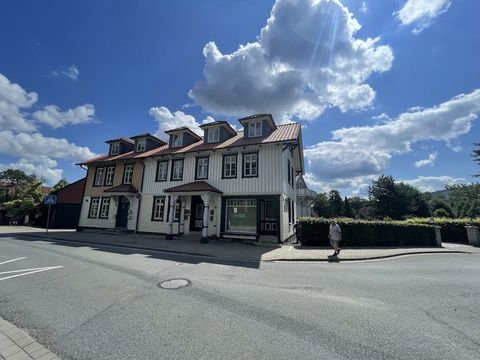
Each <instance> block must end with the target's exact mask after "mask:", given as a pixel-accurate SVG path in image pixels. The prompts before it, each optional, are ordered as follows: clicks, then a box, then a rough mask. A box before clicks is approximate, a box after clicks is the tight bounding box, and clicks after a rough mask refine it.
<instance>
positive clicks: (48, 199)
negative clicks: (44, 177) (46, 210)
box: [43, 195, 57, 205]
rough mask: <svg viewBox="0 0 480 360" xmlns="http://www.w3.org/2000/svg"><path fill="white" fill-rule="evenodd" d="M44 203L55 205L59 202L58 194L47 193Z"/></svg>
mask: <svg viewBox="0 0 480 360" xmlns="http://www.w3.org/2000/svg"><path fill="white" fill-rule="evenodd" d="M43 203H44V204H45V205H55V204H56V203H57V195H45V199H43Z"/></svg>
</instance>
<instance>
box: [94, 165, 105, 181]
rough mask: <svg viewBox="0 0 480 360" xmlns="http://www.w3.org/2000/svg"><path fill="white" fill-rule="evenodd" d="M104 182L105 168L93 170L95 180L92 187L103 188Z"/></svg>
mask: <svg viewBox="0 0 480 360" xmlns="http://www.w3.org/2000/svg"><path fill="white" fill-rule="evenodd" d="M104 180H105V166H102V167H97V168H96V169H95V180H94V182H93V186H103V182H104Z"/></svg>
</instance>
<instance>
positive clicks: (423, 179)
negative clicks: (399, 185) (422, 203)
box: [400, 176, 467, 192]
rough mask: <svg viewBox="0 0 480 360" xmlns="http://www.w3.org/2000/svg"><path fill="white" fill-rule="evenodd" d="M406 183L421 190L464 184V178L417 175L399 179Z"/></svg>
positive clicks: (434, 189)
mask: <svg viewBox="0 0 480 360" xmlns="http://www.w3.org/2000/svg"><path fill="white" fill-rule="evenodd" d="M400 181H403V182H404V183H406V184H409V185H412V186H415V187H416V188H418V189H419V190H421V191H428V192H431V191H437V190H444V189H445V186H446V185H455V184H464V183H466V182H467V181H466V179H464V178H454V177H451V176H419V177H418V178H416V179H412V180H400Z"/></svg>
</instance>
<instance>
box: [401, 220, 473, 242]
mask: <svg viewBox="0 0 480 360" xmlns="http://www.w3.org/2000/svg"><path fill="white" fill-rule="evenodd" d="M406 222H408V223H411V224H429V225H436V226H440V227H441V233H442V242H453V243H468V238H467V231H466V230H465V226H467V225H475V226H480V218H476V219H469V218H463V219H450V218H412V219H408V220H406Z"/></svg>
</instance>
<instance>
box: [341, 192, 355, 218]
mask: <svg viewBox="0 0 480 360" xmlns="http://www.w3.org/2000/svg"><path fill="white" fill-rule="evenodd" d="M343 216H345V217H348V218H353V217H354V215H353V211H352V208H351V207H350V201H348V198H347V197H346V196H345V200H343Z"/></svg>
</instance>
